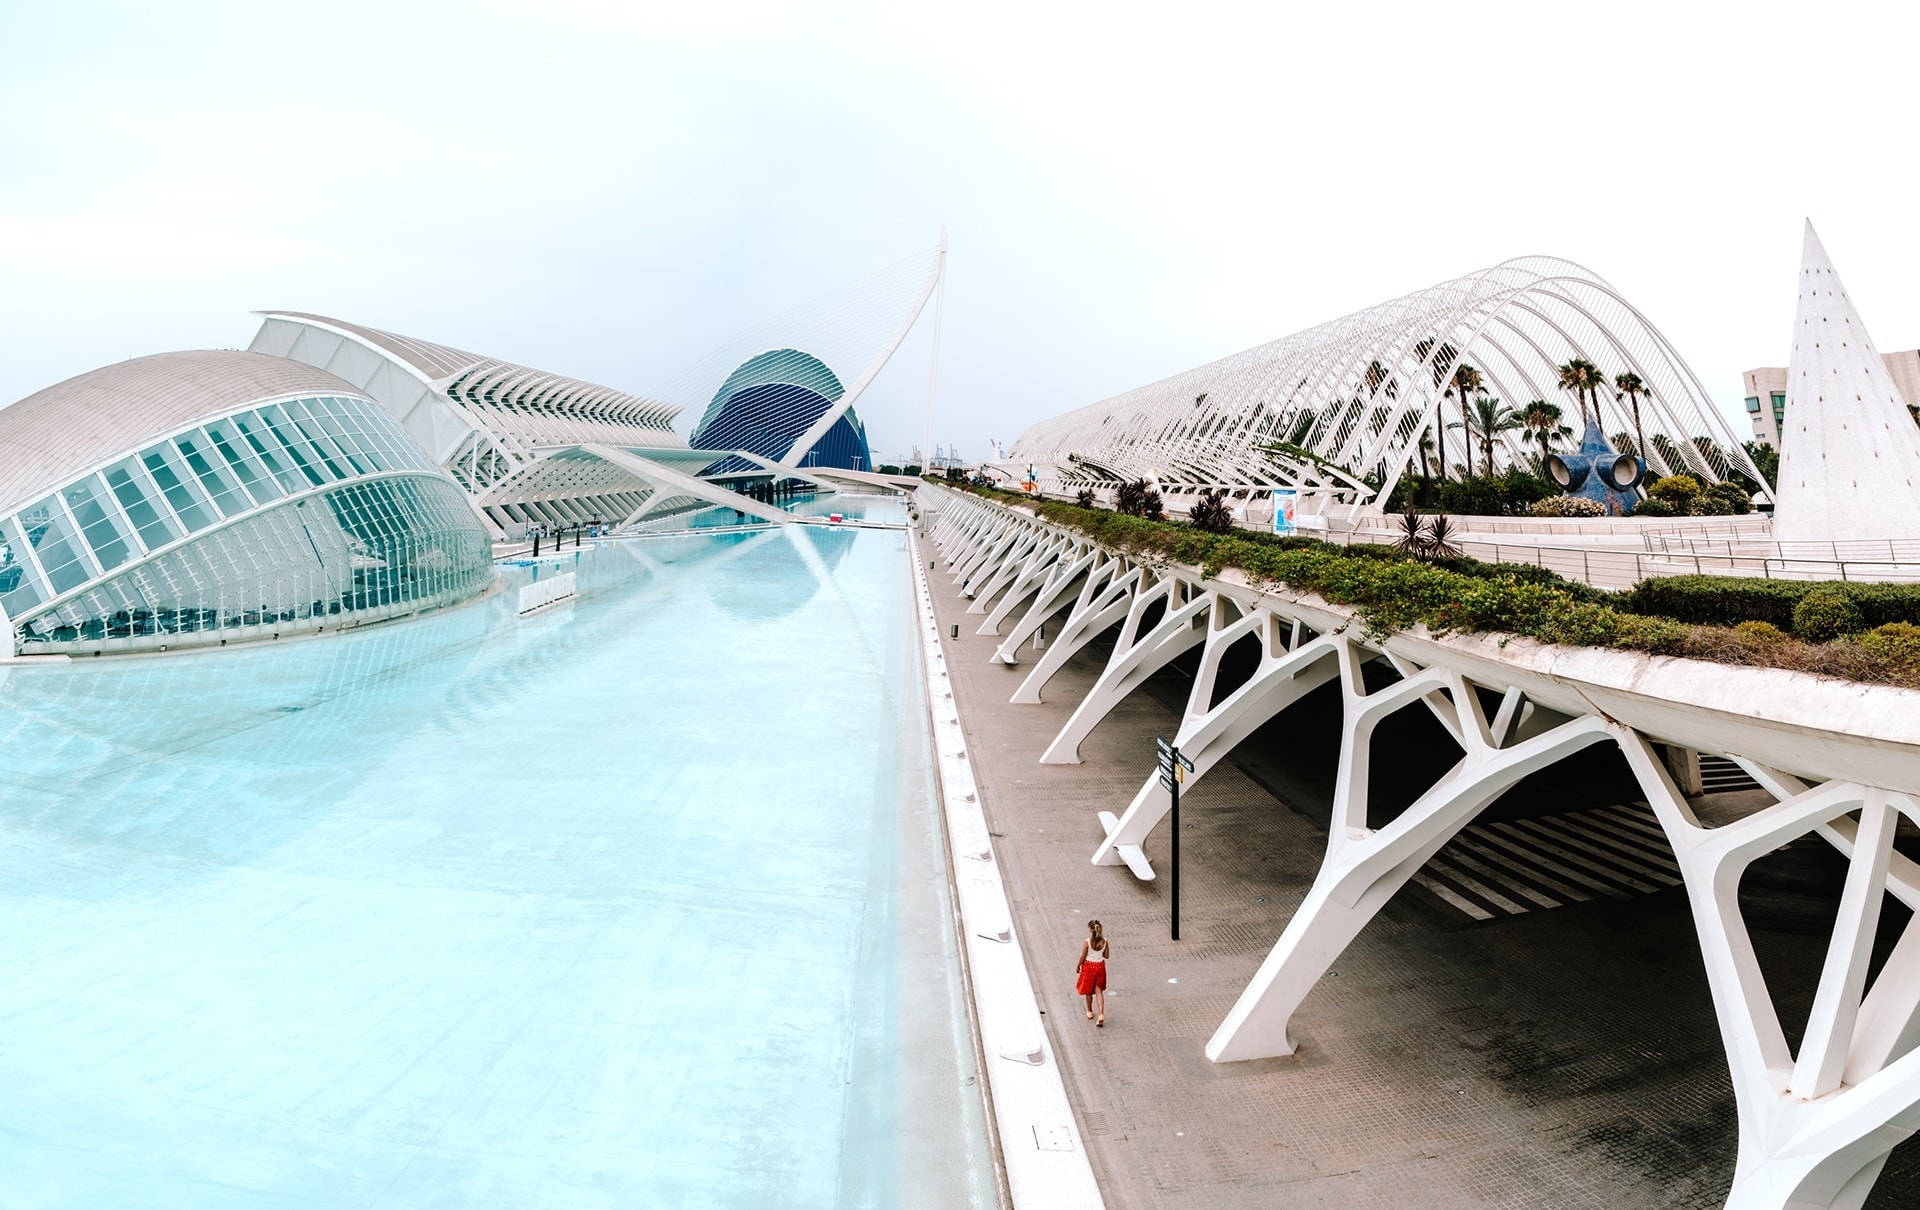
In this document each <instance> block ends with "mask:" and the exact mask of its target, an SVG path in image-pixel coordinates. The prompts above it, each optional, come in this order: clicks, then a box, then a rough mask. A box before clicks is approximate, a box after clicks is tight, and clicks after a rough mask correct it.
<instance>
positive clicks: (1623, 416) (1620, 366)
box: [1009, 256, 1759, 507]
mask: <svg viewBox="0 0 1920 1210" xmlns="http://www.w3.org/2000/svg"><path fill="white" fill-rule="evenodd" d="M1573 358H1585V359H1586V360H1588V361H1591V362H1593V363H1594V364H1595V365H1596V366H1598V367H1599V369H1600V370H1601V372H1602V373H1603V374H1604V376H1605V377H1606V380H1607V381H1608V383H1611V382H1612V380H1613V378H1614V376H1615V375H1616V374H1618V373H1623V372H1624V373H1632V374H1634V375H1636V376H1637V377H1638V378H1639V379H1640V381H1641V382H1642V383H1643V384H1644V390H1643V391H1642V392H1641V393H1640V395H1639V398H1638V400H1637V403H1638V411H1639V417H1638V422H1637V424H1636V421H1635V417H1634V403H1635V402H1636V401H1634V400H1631V399H1628V398H1623V397H1619V396H1617V394H1616V392H1615V391H1614V390H1613V388H1612V387H1611V386H1608V387H1607V388H1606V389H1604V390H1602V391H1600V392H1599V395H1598V398H1597V399H1596V400H1594V405H1595V407H1596V409H1597V413H1598V414H1597V417H1596V419H1598V421H1599V422H1600V424H1601V427H1602V429H1603V431H1605V432H1606V433H1608V434H1616V433H1627V434H1630V435H1631V434H1634V433H1635V432H1636V428H1638V429H1640V430H1644V432H1645V433H1646V443H1647V446H1648V448H1647V449H1646V450H1645V451H1643V454H1644V456H1645V457H1646V458H1647V460H1648V462H1649V463H1650V464H1651V466H1652V469H1653V470H1654V471H1655V472H1656V473H1662V474H1664V473H1669V472H1672V471H1680V470H1684V471H1687V472H1689V473H1692V474H1695V475H1698V476H1700V477H1702V478H1705V479H1709V480H1714V479H1721V478H1725V477H1727V476H1728V475H1730V474H1733V473H1735V472H1738V473H1741V474H1744V475H1747V476H1750V477H1751V478H1753V479H1755V480H1756V481H1758V480H1759V475H1758V473H1757V471H1755V469H1754V468H1753V466H1752V463H1751V461H1750V460H1749V459H1748V457H1747V455H1746V453H1745V451H1744V450H1743V449H1742V448H1741V446H1740V443H1739V441H1738V439H1737V438H1736V437H1735V436H1734V434H1733V432H1732V431H1731V429H1730V428H1729V426H1728V424H1727V422H1726V420H1725V418H1724V417H1722V416H1721V414H1720V412H1719V410H1718V409H1717V408H1716V407H1715V406H1714V405H1713V402H1712V400H1711V399H1710V398H1709V397H1708V395H1707V393H1706V390H1705V388H1704V387H1703V386H1702V385H1701V383H1700V381H1699V379H1698V377H1697V376H1696V375H1695V374H1694V373H1693V371H1692V370H1691V369H1690V368H1689V367H1688V366H1687V365H1686V363H1685V361H1684V360H1682V359H1681V357H1680V355H1679V353H1678V352H1677V351H1676V350H1675V349H1674V348H1673V346H1672V345H1671V344H1670V343H1669V342H1668V341H1667V339H1666V338H1665V337H1664V336H1663V335H1661V334H1660V332H1659V331H1658V329H1656V328H1655V327H1654V326H1653V324H1652V323H1651V322H1649V321H1648V320H1647V318H1646V317H1645V316H1644V315H1643V314H1641V313H1640V311H1639V310H1637V309H1636V308H1635V307H1634V306H1633V305H1632V304H1631V303H1629V302H1628V301H1627V300H1626V299H1625V298H1624V297H1623V296H1622V295H1621V294H1620V293H1619V292H1618V291H1617V290H1615V289H1614V288H1613V287H1612V286H1611V285H1610V284H1609V283H1608V282H1607V281H1606V280H1605V279H1604V278H1602V277H1600V276H1599V275H1598V274H1596V273H1594V272H1593V271H1591V270H1589V269H1586V268H1584V267H1582V266H1580V265H1577V264H1574V263H1573V262H1572V261H1567V260H1563V259H1560V258H1558V257H1551V256H1529V257H1521V258H1518V259H1516V260H1510V261H1505V262H1503V263H1501V264H1498V265H1494V266H1492V267H1491V268H1487V269H1482V270H1478V271H1476V272H1473V273H1469V274H1466V275H1465V276H1462V277H1458V278H1454V279H1453V280H1451V281H1446V282H1441V283H1439V284H1438V285H1434V286H1430V287H1428V288H1426V289H1424V290H1417V291H1414V292H1413V293H1411V294H1407V295H1404V296H1402V297H1400V298H1396V299H1392V300H1389V301H1387V302H1384V303H1381V304H1378V305H1376V306H1372V307H1368V308H1366V309H1364V310H1361V311H1357V312H1354V313H1353V314H1350V315H1346V316H1342V317H1341V318H1339V319H1335V320H1331V321H1329V322H1327V323H1323V324H1320V325H1318V326H1316V327H1313V328H1309V329H1307V330H1305V331H1303V332H1297V333H1294V334H1293V335H1290V336H1284V337H1281V338H1280V339H1278V340H1275V341H1271V342H1268V343H1267V344H1263V345H1259V346H1257V347H1255V348H1252V349H1247V350H1244V351H1242V352H1240V353H1235V354H1233V355H1231V356H1228V357H1224V358H1221V359H1220V360H1218V361H1214V362H1209V363H1208V364H1206V365H1202V366H1197V367H1195V368H1193V369H1191V370H1186V371H1183V372H1181V373H1179V374H1175V375H1172V376H1170V377H1168V378H1164V379H1162V380H1160V381H1159V382H1155V383H1151V384H1149V385H1147V386H1143V387H1139V388H1136V389H1135V390H1132V391H1128V392H1126V393H1124V394H1121V395H1117V396H1114V397H1113V398H1110V399H1106V400H1102V401H1101V402H1099V403H1096V404H1092V405H1090V406H1087V407H1083V408H1079V409H1077V410H1075V411H1072V412H1068V413H1066V414H1065V415H1062V416H1058V417H1055V418H1054V419H1051V420H1046V421H1042V422H1040V423H1039V424H1035V425H1033V426H1031V427H1030V428H1028V429H1027V431H1026V432H1025V433H1023V434H1022V435H1021V437H1020V439H1019V440H1018V441H1017V442H1015V444H1014V446H1013V448H1012V449H1011V450H1010V451H1009V458H1010V459H1011V460H1015V461H1019V462H1022V463H1026V462H1031V463H1034V464H1036V465H1046V466H1049V467H1050V468H1051V471H1052V473H1053V474H1055V475H1057V476H1058V477H1059V479H1060V480H1061V481H1062V482H1063V483H1071V482H1074V481H1076V480H1080V481H1087V480H1098V479H1103V478H1111V477H1120V476H1124V477H1133V476H1147V475H1154V476H1157V477H1158V478H1159V479H1160V481H1161V482H1162V483H1163V484H1179V483H1191V484H1196V485H1200V484H1204V485H1225V486H1237V487H1246V486H1250V487H1279V486H1284V487H1299V488H1303V489H1308V490H1316V489H1317V490H1320V491H1323V492H1327V493H1329V494H1331V495H1333V496H1335V497H1337V498H1339V499H1341V500H1344V501H1346V502H1348V503H1351V504H1354V505H1357V506H1363V507H1364V506H1375V507H1377V506H1378V505H1379V504H1380V503H1382V502H1383V501H1384V500H1385V499H1386V497H1387V495H1388V494H1389V493H1391V491H1392V490H1393V485H1394V483H1395V482H1396V481H1397V480H1398V479H1399V477H1400V476H1401V475H1402V474H1404V473H1406V470H1407V468H1408V466H1409V465H1410V464H1413V463H1414V462H1415V461H1416V460H1417V459H1418V456H1419V445H1420V438H1421V435H1422V434H1423V433H1425V434H1432V435H1433V437H1434V440H1435V453H1436V454H1437V455H1439V456H1441V457H1444V458H1445V459H1446V461H1447V463H1448V464H1449V465H1450V466H1452V467H1459V466H1461V465H1463V462H1464V460H1465V459H1466V458H1467V449H1466V444H1465V443H1466V440H1467V434H1466V431H1465V430H1464V429H1461V428H1457V427H1451V426H1453V425H1454V424H1457V423H1458V421H1459V419H1460V410H1459V409H1460V400H1459V398H1458V396H1457V395H1454V394H1452V393H1450V390H1449V387H1450V383H1451V379H1452V377H1453V374H1454V371H1455V369H1456V367H1459V366H1461V365H1471V366H1473V367H1475V368H1476V369H1478V370H1479V371H1480V373H1481V376H1482V378H1483V379H1484V380H1485V383H1486V390H1485V393H1486V394H1487V395H1489V396H1491V397H1493V398H1497V399H1500V400H1502V401H1503V402H1505V403H1507V404H1510V405H1511V406H1513V407H1514V408H1516V409H1524V408H1525V406H1526V405H1527V404H1528V403H1529V402H1530V401H1532V400H1535V399H1543V400H1547V401H1550V402H1555V403H1557V404H1559V405H1560V406H1561V407H1562V409H1563V411H1564V412H1565V414H1566V417H1567V420H1568V423H1569V424H1570V425H1572V427H1574V428H1575V430H1576V432H1577V431H1578V424H1577V420H1576V418H1577V417H1578V415H1579V412H1580V408H1579V406H1577V404H1576V401H1575V399H1574V397H1573V396H1572V395H1570V394H1568V393H1566V392H1565V391H1563V390H1562V389H1561V388H1560V386H1559V371H1558V367H1559V366H1560V365H1561V364H1562V363H1564V362H1567V361H1569V360H1571V359H1573ZM1699 439H1705V441H1704V442H1703V441H1701V440H1699ZM1635 440H1636V441H1637V438H1636V439H1635ZM1703 445H1704V446H1705V448H1704V449H1703ZM1478 446H1479V443H1478V441H1477V439H1476V441H1475V448H1476V449H1478ZM1478 458H1479V455H1478V454H1476V455H1475V460H1476V461H1477V460H1478ZM1520 458H1521V446H1520V444H1519V443H1518V442H1517V441H1516V440H1514V439H1513V438H1512V437H1511V436H1509V435H1502V436H1499V437H1496V439H1495V462H1496V465H1510V464H1512V463H1514V462H1516V461H1518V460H1519V459H1520ZM1361 480H1366V481H1367V483H1368V484H1370V485H1371V486H1356V484H1359V483H1360V481H1361Z"/></svg>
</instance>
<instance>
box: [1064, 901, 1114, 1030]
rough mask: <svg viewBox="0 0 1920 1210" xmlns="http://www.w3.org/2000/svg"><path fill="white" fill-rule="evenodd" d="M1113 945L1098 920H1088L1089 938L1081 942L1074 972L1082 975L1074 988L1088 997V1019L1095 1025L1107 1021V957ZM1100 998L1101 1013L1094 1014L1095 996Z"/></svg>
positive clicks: (1103, 1023)
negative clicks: (1096, 1016) (1078, 958)
mask: <svg viewBox="0 0 1920 1210" xmlns="http://www.w3.org/2000/svg"><path fill="white" fill-rule="evenodd" d="M1112 953H1113V946H1112V945H1111V944H1110V943H1109V942H1108V941H1107V937H1106V934H1105V933H1102V932H1101V931H1100V922H1099V921H1098V920H1089V921H1087V939H1086V940H1085V941H1082V942H1081V943H1080V962H1079V964H1078V965H1076V966H1075V967H1074V968H1073V973H1074V974H1076V975H1078V976H1080V978H1079V981H1078V982H1077V983H1075V984H1074V990H1075V991H1076V992H1078V993H1079V994H1080V995H1082V996H1085V997H1086V999H1087V1019H1088V1020H1090V1021H1093V1023H1094V1024H1095V1025H1105V1024H1106V1023H1107V958H1108V957H1109V956H1110V955H1112ZM1096 996H1098V997H1099V998H1100V1015H1099V1017H1098V1018H1097V1019H1096V1018H1095V1017H1094V1014H1093V1002H1094V997H1096Z"/></svg>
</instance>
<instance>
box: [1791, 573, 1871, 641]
mask: <svg viewBox="0 0 1920 1210" xmlns="http://www.w3.org/2000/svg"><path fill="white" fill-rule="evenodd" d="M1864 629H1866V620H1865V619H1864V618H1862V617H1861V616H1860V607H1859V606H1858V605H1855V604H1854V603H1853V602H1852V600H1850V599H1849V598H1848V597H1847V596H1846V594H1844V593H1841V592H1837V591H1835V590H1834V589H1832V588H1829V587H1827V586H1825V585H1822V586H1820V587H1818V588H1815V589H1813V590H1812V591H1810V592H1808V593H1807V595H1806V596H1804V597H1801V598H1800V603H1799V604H1798V605H1795V606H1794V607H1793V633H1795V634H1797V635H1799V636H1800V637H1801V638H1803V639H1805V640H1807V642H1809V643H1824V642H1826V641H1827V640H1828V639H1837V638H1839V637H1840V636H1841V635H1843V634H1858V633H1859V632H1860V631H1862V630H1864Z"/></svg>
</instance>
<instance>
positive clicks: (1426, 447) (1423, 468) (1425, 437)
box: [1418, 429, 1433, 479]
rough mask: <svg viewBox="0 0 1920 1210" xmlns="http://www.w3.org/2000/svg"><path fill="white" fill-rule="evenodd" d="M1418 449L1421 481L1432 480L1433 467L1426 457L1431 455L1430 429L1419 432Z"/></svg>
mask: <svg viewBox="0 0 1920 1210" xmlns="http://www.w3.org/2000/svg"><path fill="white" fill-rule="evenodd" d="M1418 449H1419V450H1420V477H1421V478H1422V479H1432V478H1433V467H1432V466H1431V464H1429V463H1428V461H1427V455H1429V454H1431V453H1433V430H1432V429H1421V430H1420V444H1419V446H1418Z"/></svg>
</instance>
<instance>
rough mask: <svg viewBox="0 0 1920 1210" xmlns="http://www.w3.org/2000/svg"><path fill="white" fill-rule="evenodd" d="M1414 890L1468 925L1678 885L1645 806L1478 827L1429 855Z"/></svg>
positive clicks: (1674, 869) (1671, 862)
mask: <svg viewBox="0 0 1920 1210" xmlns="http://www.w3.org/2000/svg"><path fill="white" fill-rule="evenodd" d="M1413 881H1414V883H1415V884H1416V885H1418V886H1420V887H1423V888H1425V889H1426V890H1428V891H1430V892H1432V894H1433V895H1434V896H1435V897H1436V898H1437V899H1439V900H1440V901H1441V902H1442V903H1445V904H1446V905H1447V906H1449V907H1451V908H1453V909H1455V910H1456V911H1458V912H1460V913H1461V914H1462V915H1464V916H1466V917H1467V918H1469V919H1471V920H1492V919H1494V918H1495V917H1497V916H1517V915H1519V914H1520V913H1522V912H1531V911H1537V910H1539V909H1541V908H1557V907H1564V906H1566V905H1567V904H1569V903H1582V902H1586V901H1588V900H1592V899H1630V898H1632V897H1634V896H1635V895H1648V894H1651V893H1653V892H1654V891H1658V890H1662V889H1664V888H1666V887H1670V886H1679V885H1680V867H1679V866H1678V865H1676V864H1674V860H1673V850H1672V849H1671V848H1670V847H1669V846H1668V844H1667V838H1666V836H1665V834H1663V833H1662V832H1661V831H1660V825H1659V824H1658V823H1657V822H1656V821H1655V820H1654V818H1653V812H1652V811H1650V810H1648V809H1647V807H1646V806H1645V804H1642V803H1634V804H1632V805H1630V806H1614V807H1598V808H1594V809H1592V810H1586V811H1570V812H1568V813H1567V814H1565V815H1550V816H1544V817H1542V818H1538V819H1514V820H1505V821H1502V822H1499V823H1478V824H1474V825H1473V826H1471V827H1469V828H1466V829H1464V830H1462V831H1461V833H1460V834H1459V835H1458V836H1456V837H1454V838H1453V840H1452V841H1450V842H1449V843H1448V844H1447V847H1446V848H1444V849H1442V850H1440V852H1439V853H1437V854H1435V855H1434V857H1433V859H1432V860H1431V861H1429V862H1427V864H1426V866H1425V867H1424V868H1422V869H1421V871H1420V872H1419V873H1418V874H1415V875H1414V876H1413Z"/></svg>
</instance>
